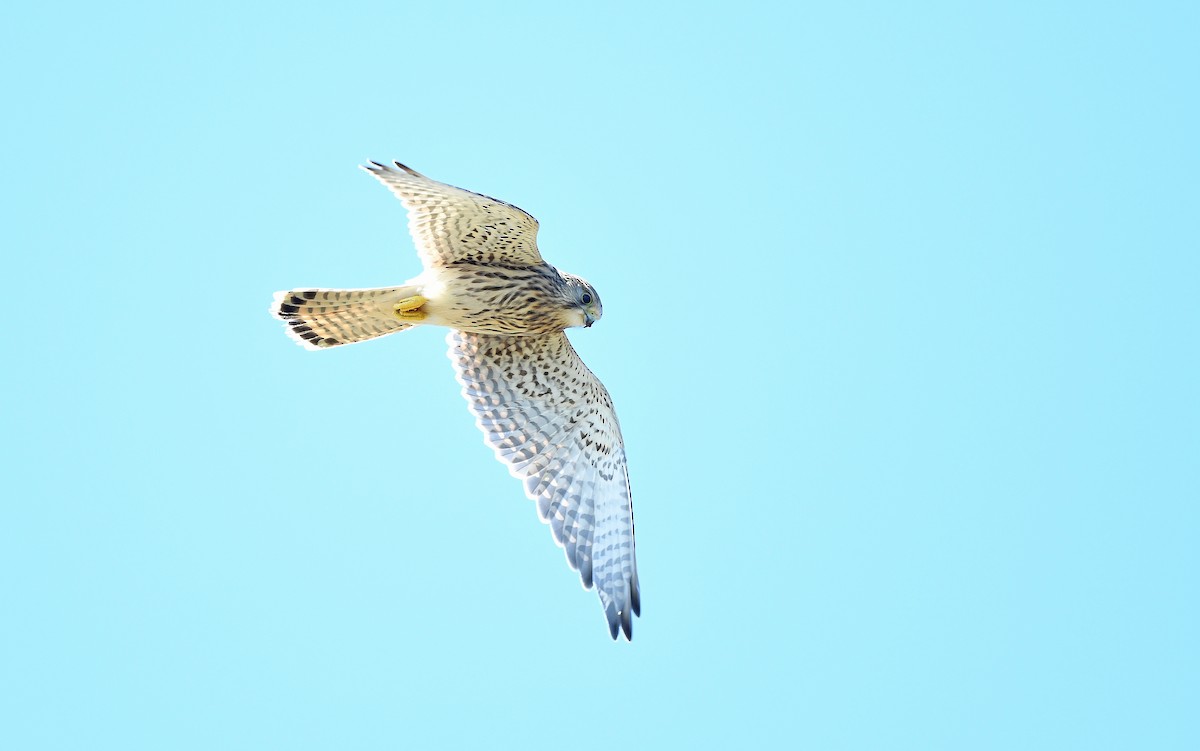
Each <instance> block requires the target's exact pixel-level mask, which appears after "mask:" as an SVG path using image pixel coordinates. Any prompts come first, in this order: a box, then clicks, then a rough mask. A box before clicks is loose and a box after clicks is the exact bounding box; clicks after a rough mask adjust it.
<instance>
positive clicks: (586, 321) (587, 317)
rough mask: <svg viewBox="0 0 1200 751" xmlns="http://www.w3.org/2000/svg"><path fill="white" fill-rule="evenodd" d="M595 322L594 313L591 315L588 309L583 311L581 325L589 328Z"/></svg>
mask: <svg viewBox="0 0 1200 751" xmlns="http://www.w3.org/2000/svg"><path fill="white" fill-rule="evenodd" d="M595 322H596V317H595V316H594V315H592V312H591V311H590V310H585V311H583V327H584V328H585V329H590V328H591V327H592V324H593V323H595Z"/></svg>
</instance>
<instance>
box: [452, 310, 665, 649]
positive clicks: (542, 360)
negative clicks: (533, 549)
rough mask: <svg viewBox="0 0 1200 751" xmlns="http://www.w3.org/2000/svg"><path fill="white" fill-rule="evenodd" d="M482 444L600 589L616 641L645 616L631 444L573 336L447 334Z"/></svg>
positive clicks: (575, 566)
mask: <svg viewBox="0 0 1200 751" xmlns="http://www.w3.org/2000/svg"><path fill="white" fill-rule="evenodd" d="M446 340H447V342H448V343H449V344H450V353H449V354H450V359H451V360H452V361H453V362H454V368H455V371H456V372H457V376H458V381H459V383H461V384H462V386H463V396H465V397H466V398H467V401H468V402H469V403H470V406H471V411H472V412H474V413H475V417H476V422H477V423H478V425H479V428H480V430H482V431H483V435H484V440H485V441H486V442H487V443H488V444H489V445H490V446H491V447H492V448H493V449H495V450H496V457H497V458H498V459H499V460H500V461H501V462H503V463H505V464H507V465H508V468H509V471H510V472H511V473H512V474H513V476H514V477H517V478H518V479H520V480H523V481H524V483H525V494H526V495H528V496H529V497H530V498H531V499H533V500H535V501H537V507H538V516H540V517H541V519H542V521H543V522H545V523H547V524H549V525H550V529H551V530H552V531H553V533H554V541H555V542H556V543H558V544H559V545H560V546H561V547H562V548H563V549H564V550H565V552H566V554H567V563H569V564H570V566H571V568H573V569H576V570H578V571H579V576H580V578H581V579H582V580H583V586H584V588H585V589H591V588H592V585H593V584H594V585H595V586H596V591H597V593H598V594H599V595H600V604H601V606H602V607H603V608H604V613H605V615H606V616H607V618H608V629H609V632H610V633H611V634H612V637H613V638H614V639H616V638H617V630H618V628H620V629H621V630H623V631H624V632H625V638H626V639H628V638H630V636H631V634H632V630H633V624H632V618H631V613H632V614H633V615H640V614H641V602H640V595H639V592H638V577H637V561H636V559H635V556H634V540H633V503H632V500H631V498H630V495H629V474H628V472H627V470H626V466H625V447H624V445H623V443H622V441H621V429H620V427H619V426H618V425H617V415H616V413H615V412H614V411H613V405H612V399H611V398H609V395H608V391H607V390H606V389H605V388H604V386H603V384H601V383H600V381H599V380H597V379H596V377H595V376H594V375H592V372H591V371H590V370H588V369H587V366H585V365H584V364H583V361H582V360H580V359H579V355H577V354H576V353H575V349H574V348H573V347H572V346H571V343H570V342H569V341H567V337H566V334H563V333H562V332H558V333H555V334H550V335H547V336H491V335H484V334H471V333H467V332H464V331H457V330H452V331H451V332H450V334H449V336H448V337H447V338H446Z"/></svg>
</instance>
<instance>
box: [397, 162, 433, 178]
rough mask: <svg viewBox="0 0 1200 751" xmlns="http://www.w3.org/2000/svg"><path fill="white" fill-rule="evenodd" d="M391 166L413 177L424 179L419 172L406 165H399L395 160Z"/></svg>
mask: <svg viewBox="0 0 1200 751" xmlns="http://www.w3.org/2000/svg"><path fill="white" fill-rule="evenodd" d="M392 164H394V165H396V166H397V167H399V168H400V169H402V170H404V171H405V172H407V173H408V174H410V175H412V176H413V177H425V176H424V175H422V174H421V173H420V172H417V171H416V170H415V169H413V168H412V167H409V166H408V165H406V164H401V163H400V162H397V161H396V160H395V159H393V160H392Z"/></svg>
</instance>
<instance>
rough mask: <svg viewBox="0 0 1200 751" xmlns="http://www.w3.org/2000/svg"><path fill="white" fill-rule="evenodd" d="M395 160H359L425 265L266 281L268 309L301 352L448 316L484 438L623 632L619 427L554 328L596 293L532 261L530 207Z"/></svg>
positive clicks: (460, 373)
mask: <svg viewBox="0 0 1200 751" xmlns="http://www.w3.org/2000/svg"><path fill="white" fill-rule="evenodd" d="M394 164H395V165H396V168H395V169H393V168H392V167H388V166H385V165H382V164H379V163H377V162H371V164H369V165H366V166H364V167H363V169H365V170H366V171H367V172H370V173H371V174H372V175H374V176H375V178H376V179H378V180H379V181H380V182H381V183H383V184H384V185H385V186H387V188H388V189H389V190H391V191H392V192H393V193H395V194H396V197H397V198H399V199H400V202H401V203H403V204H404V208H405V209H407V210H408V230H409V233H410V234H411V235H412V237H413V242H414V244H415V245H416V248H417V255H418V257H419V258H420V259H421V264H422V266H423V267H424V271H422V272H421V273H420V274H418V275H417V276H415V277H413V278H412V279H409V280H408V281H407V282H405V283H404V284H402V285H400V286H398V287H382V288H378V289H294V290H291V291H289V292H278V293H276V294H275V302H274V304H273V306H272V309H271V312H272V313H273V314H274V315H275V316H276V317H277V318H281V319H283V320H284V321H286V322H287V333H288V334H289V335H290V336H291V337H292V338H294V339H295V340H296V341H297V342H299V343H300V344H302V345H303V346H304V347H305V348H307V349H326V348H328V347H335V346H338V345H341V344H350V343H352V342H361V341H364V340H367V339H374V338H375V337H379V336H384V335H386V334H394V333H396V332H398V331H404V330H405V329H409V328H412V327H413V326H447V327H449V328H450V333H449V334H448V335H447V337H446V341H447V343H448V344H449V345H450V352H449V355H450V359H451V361H452V362H453V363H454V369H455V372H456V376H457V378H458V382H459V383H460V384H462V393H463V396H464V397H466V399H467V402H468V404H469V405H470V409H471V412H472V413H474V415H475V418H476V424H478V426H479V429H480V430H482V431H483V435H484V441H485V442H486V443H487V444H488V445H490V446H491V447H492V448H493V449H494V450H495V452H496V458H497V459H499V460H500V461H501V462H502V463H504V464H506V465H507V466H508V469H509V472H510V473H512V475H513V476H514V477H516V478H517V479H519V480H521V481H523V483H524V486H525V494H526V495H527V496H529V498H530V499H532V500H534V501H536V502H537V508H538V516H539V517H540V518H541V520H542V522H544V523H546V524H549V525H550V529H551V531H552V532H553V534H554V541H555V543H557V544H558V545H559V546H560V547H562V548H563V549H564V551H565V553H566V556H567V563H568V564H569V565H570V566H571V568H572V569H575V570H577V571H578V572H579V576H580V579H581V580H582V582H583V587H584V589H591V588H592V586H593V585H595V587H596V592H597V594H599V596H600V604H601V606H602V607H603V608H604V614H605V616H606V617H607V619H608V630H609V633H610V634H611V635H612V638H613V639H616V638H617V633H618V631H623V632H624V633H625V638H626V639H629V638H631V635H632V632H633V624H632V615H640V614H641V602H640V595H639V591H638V575H637V561H636V559H635V556H634V534H633V502H632V499H631V497H630V493H629V473H628V471H627V469H626V465H625V448H624V444H623V443H622V441H621V429H620V427H619V425H618V424H617V415H616V413H615V412H614V411H613V403H612V399H611V398H610V397H609V395H608V390H607V389H605V388H604V385H603V384H601V383H600V381H599V379H597V378H596V376H594V375H592V371H590V370H588V368H587V366H586V365H584V364H583V361H582V360H581V359H579V355H578V354H576V353H575V350H574V348H572V347H571V343H570V342H569V341H568V340H567V336H566V334H565V333H564V329H568V328H571V327H573V326H591V325H592V324H593V323H595V322H596V321H598V320H600V316H601V314H602V308H601V306H600V296H599V295H597V294H596V290H595V288H593V287H592V285H591V284H588V283H587V282H586V281H585V280H583V279H581V278H580V277H577V276H574V275H572V274H567V273H564V272H562V271H559V270H558V269H556V268H554V267H553V266H551V265H550V264H548V263H546V262H545V261H543V260H542V256H541V253H539V252H538V248H537V230H538V223H537V220H535V219H534V218H533V217H532V216H530V215H529V214H527V213H525V212H524V211H522V210H521V209H519V208H517V207H516V206H512V205H510V204H507V203H505V202H503V201H499V200H496V199H495V198H489V197H488V196H485V195H481V194H479V193H472V192H470V191H467V190H462V189H461V188H455V187H453V186H450V185H446V184H444V183H439V182H436V181H434V180H430V179H429V178H427V177H425V176H424V175H422V174H420V173H418V172H416V171H414V170H412V169H409V168H408V167H406V166H404V165H403V164H400V163H399V162H395V163H394Z"/></svg>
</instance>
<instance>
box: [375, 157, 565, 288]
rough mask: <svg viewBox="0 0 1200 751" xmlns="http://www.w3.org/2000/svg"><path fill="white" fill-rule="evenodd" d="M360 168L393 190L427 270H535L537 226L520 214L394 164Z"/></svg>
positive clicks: (492, 201) (492, 199)
mask: <svg viewBox="0 0 1200 751" xmlns="http://www.w3.org/2000/svg"><path fill="white" fill-rule="evenodd" d="M394 164H395V165H396V168H395V169H393V168H392V167H388V166H386V165H383V164H379V163H378V162H371V163H370V164H368V165H364V166H363V169H364V170H366V171H367V172H370V173H371V174H372V175H374V176H375V178H376V179H377V180H379V182H381V183H383V184H384V185H385V186H386V187H387V188H388V190H390V191H392V193H394V194H395V195H396V197H397V198H399V199H400V202H401V203H403V204H404V208H405V209H407V210H408V231H409V233H410V234H411V235H412V237H413V242H414V243H415V244H416V246H417V255H418V256H419V257H420V258H421V263H422V264H423V265H424V266H425V268H430V267H432V266H440V265H446V264H451V263H455V262H461V261H467V262H475V263H484V264H488V263H493V264H509V265H516V266H533V265H536V264H539V263H541V262H542V256H541V254H540V253H539V252H538V249H537V231H538V223H537V220H536V219H534V218H533V217H532V216H530V215H529V214H527V213H525V212H524V211H522V210H521V209H519V208H517V207H516V206H513V205H511V204H507V203H505V202H504V201H501V200H499V199H496V198H491V197H489V196H485V195H481V194H479V193H472V192H471V191H469V190H463V189H462V188H456V187H454V186H453V185H446V184H445V183H439V182H437V181H436V180H430V179H429V178H428V177H425V176H424V175H422V174H421V173H419V172H417V171H415V170H412V169H409V168H408V167H405V166H404V165H403V164H400V163H399V162H394Z"/></svg>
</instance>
